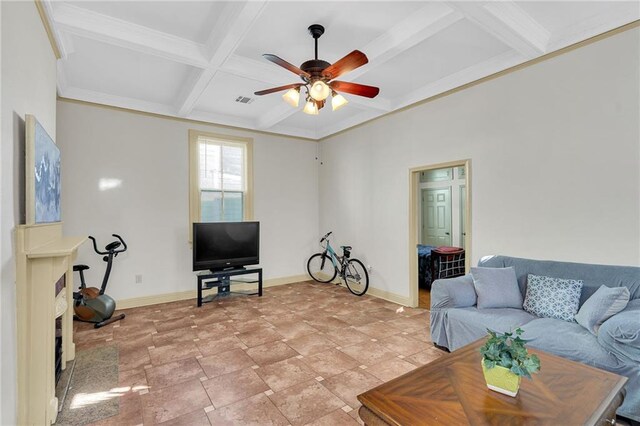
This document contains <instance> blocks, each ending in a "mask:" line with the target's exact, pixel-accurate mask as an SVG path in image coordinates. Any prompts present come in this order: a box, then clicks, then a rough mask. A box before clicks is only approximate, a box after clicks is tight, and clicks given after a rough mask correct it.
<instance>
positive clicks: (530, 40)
mask: <svg viewBox="0 0 640 426" xmlns="http://www.w3.org/2000/svg"><path fill="white" fill-rule="evenodd" d="M42 4H43V5H44V10H45V12H46V15H47V18H48V20H49V22H50V27H51V28H52V32H53V35H54V38H55V40H56V42H57V44H58V47H59V50H60V54H61V58H60V59H59V61H58V95H59V96H61V97H64V98H70V99H77V100H83V101H89V102H95V103H100V104H105V105H111V106H117V107H123V108H129V109H134V110H139V111H145V112H151V113H157V114H163V115H169V116H175V117H184V118H189V119H194V120H201V121H206V122H211V123H217V124H224V125H231V126H239V127H243V128H248V129H255V130H262V131H268V132H274V133H281V134H287V135H293V136H301V137H306V138H312V139H319V138H322V137H325V136H328V135H331V134H333V133H336V132H338V131H341V130H343V129H346V128H349V127H352V126H354V125H357V124H359V123H362V122H364V121H368V120H370V119H372V118H375V117H377V116H379V115H382V114H385V113H387V112H390V111H393V110H396V109H399V108H402V107H405V106H407V105H411V104H413V103H415V102H418V101H421V100H423V99H427V98H429V97H432V96H435V95H438V94H440V93H443V92H446V91H448V90H450V89H453V88H456V87H459V86H461V85H464V84H466V83H469V82H472V81H475V80H477V79H480V78H482V77H485V76H488V75H491V74H493V73H496V72H498V71H502V70H504V69H507V68H510V67H512V66H514V65H517V64H520V63H523V62H526V61H528V60H530V59H533V58H536V57H539V56H542V55H545V54H547V53H550V52H553V51H556V50H558V49H561V48H563V47H566V46H569V45H571V44H574V43H576V42H579V41H582V40H585V39H587V38H590V37H592V36H595V35H598V34H601V33H603V32H606V31H608V30H611V29H614V28H617V27H620V26H622V25H625V24H628V23H630V22H633V21H635V20H638V19H639V18H640V3H638V2H637V1H613V2H612V1H584V2H580V1H567V2H561V1H539V2H537V1H502V2H485V1H476V2H456V1H448V2H440V1H406V2H403V1H386V2H385V1H352V2H349V1H339V2H338V1H336V2H325V1H255V0H253V1H227V2H219V1H215V2H213V1H198V2H196V1H122V2H120V1H79V2H75V1H74V2H63V1H47V0H45V1H44V2H43V3H42ZM313 23H319V24H322V25H324V27H325V28H326V32H325V34H324V35H323V36H322V37H321V38H320V40H319V57H320V58H321V59H324V60H326V61H328V62H335V61H337V60H338V59H340V58H341V57H343V56H344V55H346V54H347V53H349V52H351V51H352V50H355V49H358V50H361V51H362V52H364V53H365V54H366V55H367V56H368V58H369V63H368V64H366V65H364V66H363V67H361V68H358V69H356V70H354V71H352V72H350V73H348V74H345V75H343V76H341V77H340V80H344V81H353V82H357V83H362V84H368V85H373V86H377V87H380V94H379V95H378V96H377V97H376V98H374V99H367V98H361V97H358V96H353V95H349V94H345V97H346V98H347V99H348V100H349V104H348V105H347V106H345V107H344V108H342V109H340V110H338V111H335V112H334V111H332V110H331V107H330V106H328V107H325V108H324V109H322V110H320V114H319V115H317V116H310V115H306V114H304V113H303V112H302V105H301V106H300V107H299V108H293V107H291V106H289V105H288V104H287V103H285V102H284V101H283V100H282V98H281V96H280V94H277V93H276V94H271V95H266V96H260V97H257V96H254V95H253V93H254V92H255V91H257V90H261V89H267V88H270V87H273V86H279V85H284V84H289V83H297V82H300V80H299V78H298V77H297V76H296V75H295V74H293V73H291V72H288V71H287V70H285V69H283V68H280V67H278V66H276V65H274V64H273V63H271V62H268V61H267V60H265V59H263V58H262V56H261V55H262V54H263V53H272V54H275V55H278V56H280V57H281V58H283V59H285V60H287V61H289V62H291V63H293V64H295V65H298V66H299V65H300V64H302V62H304V61H306V60H308V59H312V58H313V55H314V50H313V39H312V38H311V36H310V35H309V34H308V32H307V27H308V26H309V25H310V24H313ZM239 97H248V98H251V101H250V102H249V103H241V102H237V101H236V99H238V98H239Z"/></svg>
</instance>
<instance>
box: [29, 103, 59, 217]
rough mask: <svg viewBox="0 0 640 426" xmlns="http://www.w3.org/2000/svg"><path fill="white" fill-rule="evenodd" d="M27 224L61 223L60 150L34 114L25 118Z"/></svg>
mask: <svg viewBox="0 0 640 426" xmlns="http://www.w3.org/2000/svg"><path fill="white" fill-rule="evenodd" d="M25 133H26V141H25V142H26V144H25V151H26V156H25V157H26V158H25V162H26V163H25V174H26V176H25V182H26V193H25V204H26V205H25V213H26V223H27V225H33V224H37V223H51V222H59V221H60V150H59V149H58V146H57V145H56V144H55V142H54V141H53V139H52V138H51V136H49V134H47V131H46V130H45V129H44V127H42V125H41V124H40V123H39V122H38V120H36V118H35V117H34V116H33V115H29V114H27V116H26V119H25Z"/></svg>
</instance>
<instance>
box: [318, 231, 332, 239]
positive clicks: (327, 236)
mask: <svg viewBox="0 0 640 426" xmlns="http://www.w3.org/2000/svg"><path fill="white" fill-rule="evenodd" d="M331 234H333V231H329V232H327V235H325V236H324V237H322V239H320V242H323V241H324V240H326V239H327V238H329V235H331Z"/></svg>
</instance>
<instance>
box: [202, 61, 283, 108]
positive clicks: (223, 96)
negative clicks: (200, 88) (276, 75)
mask: <svg viewBox="0 0 640 426" xmlns="http://www.w3.org/2000/svg"><path fill="white" fill-rule="evenodd" d="M267 86H269V84H266V83H263V82H260V81H256V80H251V79H248V78H244V77H239V76H236V75H233V74H228V73H226V72H218V73H216V75H215V76H214V77H213V80H212V81H211V83H209V86H208V87H207V89H206V90H205V91H204V92H203V93H202V96H200V99H198V102H197V104H196V109H198V110H200V111H203V112H211V113H216V114H227V115H234V116H238V117H242V118H251V119H254V118H256V117H261V116H262V115H263V114H266V113H267V112H269V110H271V109H273V108H274V107H277V106H279V105H280V104H282V99H281V97H280V96H278V94H274V95H273V96H255V95H254V94H253V93H254V92H256V91H258V90H262V89H266V88H267ZM238 97H249V98H251V99H252V101H251V103H240V102H236V99H237V98H238Z"/></svg>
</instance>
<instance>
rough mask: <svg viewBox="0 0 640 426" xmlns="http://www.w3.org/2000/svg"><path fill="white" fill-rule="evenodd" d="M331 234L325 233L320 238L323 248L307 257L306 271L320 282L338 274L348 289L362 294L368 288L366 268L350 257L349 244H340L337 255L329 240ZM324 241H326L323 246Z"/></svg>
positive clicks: (325, 281) (331, 278) (330, 279)
mask: <svg viewBox="0 0 640 426" xmlns="http://www.w3.org/2000/svg"><path fill="white" fill-rule="evenodd" d="M331 234H332V232H329V233H327V235H325V236H324V237H322V239H321V240H320V246H321V247H322V248H323V249H324V250H323V251H322V252H321V253H316V254H314V255H313V256H311V257H310V258H309V260H308V261H307V271H308V272H309V275H311V278H313V279H314V280H315V281H318V282H320V283H330V282H331V281H333V280H334V279H335V278H336V276H337V275H338V274H340V278H342V280H343V281H344V283H345V284H346V285H347V288H348V289H349V291H350V292H351V293H353V294H355V295H356V296H362V295H363V294H365V293H366V292H367V289H368V288H369V274H368V273H367V268H365V266H364V264H363V263H362V262H361V261H359V260H358V259H355V258H354V259H350V256H351V249H352V247H351V246H340V248H341V249H342V256H338V255H337V254H336V252H335V250H334V249H333V248H332V247H331V243H330V242H329V236H330V235H331ZM324 241H326V242H327V243H326V245H324V246H323V245H322V243H323V242H324Z"/></svg>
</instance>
